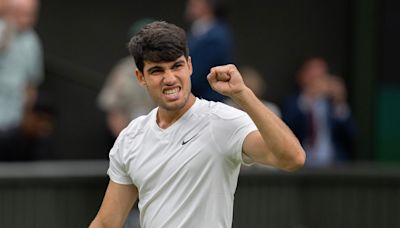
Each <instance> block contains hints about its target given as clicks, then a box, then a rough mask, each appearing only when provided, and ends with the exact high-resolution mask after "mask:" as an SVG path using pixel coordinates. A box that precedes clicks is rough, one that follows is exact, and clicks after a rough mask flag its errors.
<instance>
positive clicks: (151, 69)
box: [147, 66, 163, 73]
mask: <svg viewBox="0 0 400 228" xmlns="http://www.w3.org/2000/svg"><path fill="white" fill-rule="evenodd" d="M161 69H163V68H162V67H160V66H153V67H150V68H149V69H147V72H148V73H150V72H152V71H154V70H161Z"/></svg>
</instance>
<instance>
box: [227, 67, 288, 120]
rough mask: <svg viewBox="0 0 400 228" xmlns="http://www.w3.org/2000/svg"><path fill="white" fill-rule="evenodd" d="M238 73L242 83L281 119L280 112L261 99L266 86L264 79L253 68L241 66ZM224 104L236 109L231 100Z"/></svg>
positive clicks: (276, 107) (275, 106)
mask: <svg viewBox="0 0 400 228" xmlns="http://www.w3.org/2000/svg"><path fill="white" fill-rule="evenodd" d="M239 71H240V73H241V74H242V77H243V81H244V83H245V84H246V85H247V86H248V87H249V88H250V89H251V90H252V91H253V92H254V94H255V95H256V96H257V97H258V99H260V100H261V102H263V103H264V105H265V106H267V107H268V108H269V109H270V110H271V111H272V112H274V113H275V115H277V116H279V117H281V112H280V110H279V107H278V106H277V105H276V104H274V103H272V102H270V101H266V100H264V99H263V97H264V94H265V91H266V87H267V84H266V82H265V80H264V78H263V77H262V76H261V74H260V72H258V71H257V70H256V69H255V68H254V67H251V66H243V67H240V68H239ZM226 103H227V104H229V105H231V106H234V107H237V105H236V104H235V103H233V102H232V101H231V100H229V99H228V100H226Z"/></svg>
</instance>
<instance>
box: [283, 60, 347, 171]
mask: <svg viewBox="0 0 400 228" xmlns="http://www.w3.org/2000/svg"><path fill="white" fill-rule="evenodd" d="M297 80H298V85H299V91H298V93H296V94H295V95H292V96H290V97H288V98H287V99H286V101H285V104H284V107H283V109H282V115H283V119H284V121H285V122H286V123H287V124H288V126H289V127H290V128H291V129H292V130H293V132H294V133H295V135H296V136H297V137H298V139H299V140H300V142H301V144H302V145H303V147H304V149H305V151H306V153H307V160H306V165H308V166H324V165H331V164H333V163H335V162H343V161H348V160H349V159H351V158H352V144H353V138H354V123H353V121H352V117H351V110H350V108H349V105H348V104H347V101H346V99H347V91H346V87H345V85H344V82H343V80H341V79H340V78H339V77H337V76H331V75H329V72H328V65H327V63H326V61H325V60H324V59H323V58H320V57H313V58H309V59H307V60H306V61H305V62H304V63H303V64H302V66H301V67H300V69H299V71H298V74H297Z"/></svg>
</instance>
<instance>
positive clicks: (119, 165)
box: [107, 131, 133, 184]
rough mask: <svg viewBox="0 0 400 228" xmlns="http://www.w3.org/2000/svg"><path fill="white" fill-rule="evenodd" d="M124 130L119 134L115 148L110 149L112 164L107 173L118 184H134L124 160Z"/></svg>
mask: <svg viewBox="0 0 400 228" xmlns="http://www.w3.org/2000/svg"><path fill="white" fill-rule="evenodd" d="M125 137H126V136H125V134H124V131H123V132H122V133H121V134H120V135H119V136H118V138H117V140H116V141H115V144H114V146H113V148H112V149H111V151H110V155H109V157H110V166H109V168H108V171H107V174H108V176H109V177H110V179H111V180H112V181H113V182H115V183H118V184H133V182H132V179H131V178H130V176H129V175H128V172H127V169H126V166H125V163H124V161H123V159H122V158H121V157H122V154H123V142H124V141H125V140H124V139H125Z"/></svg>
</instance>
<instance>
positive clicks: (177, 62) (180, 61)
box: [173, 59, 185, 66]
mask: <svg viewBox="0 0 400 228" xmlns="http://www.w3.org/2000/svg"><path fill="white" fill-rule="evenodd" d="M182 63H185V61H183V60H182V59H181V60H178V61H176V62H174V64H173V66H175V65H176V64H182Z"/></svg>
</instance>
